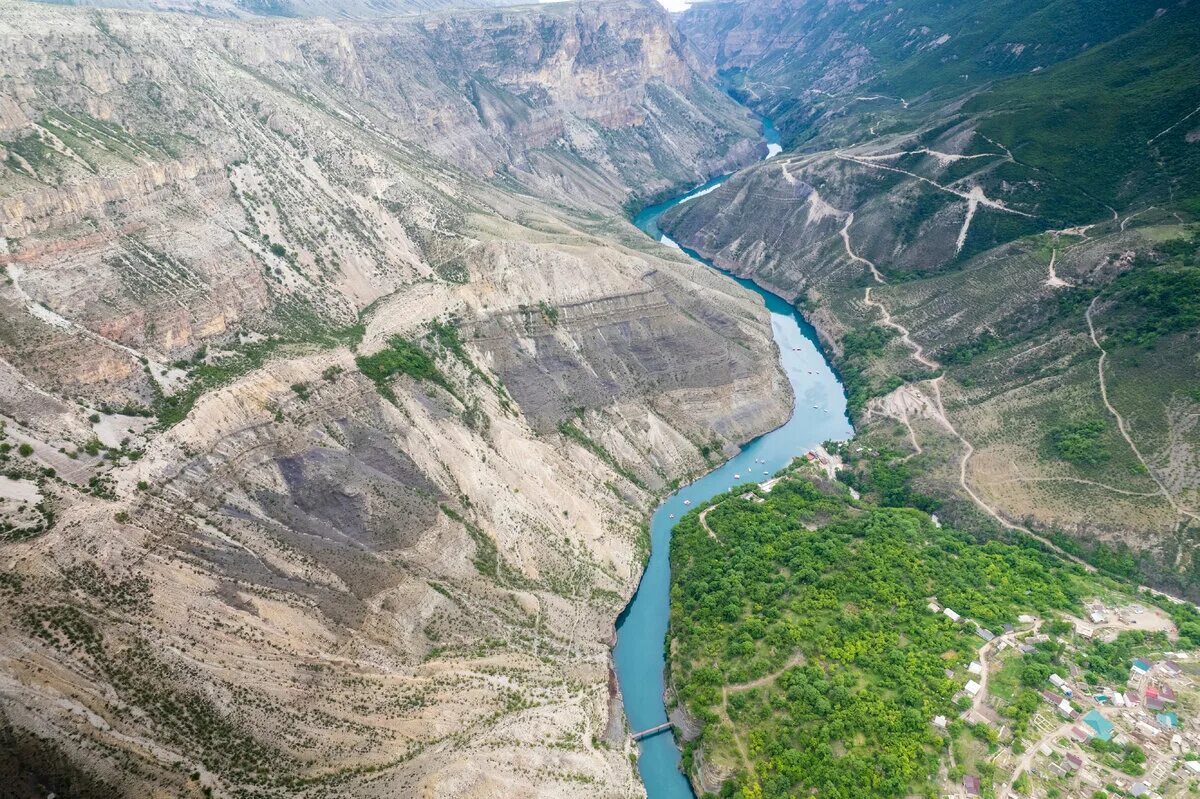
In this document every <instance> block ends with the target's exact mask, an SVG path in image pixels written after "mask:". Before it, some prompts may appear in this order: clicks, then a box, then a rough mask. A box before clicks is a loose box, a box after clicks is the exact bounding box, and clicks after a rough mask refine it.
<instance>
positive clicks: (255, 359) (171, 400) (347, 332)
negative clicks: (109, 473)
mask: <svg viewBox="0 0 1200 799" xmlns="http://www.w3.org/2000/svg"><path fill="white" fill-rule="evenodd" d="M283 321H284V325H283V330H282V332H281V333H280V334H279V335H277V336H274V337H272V338H269V339H266V340H265V341H258V342H253V343H245V344H241V345H240V346H238V348H237V349H236V351H235V353H234V354H233V355H231V356H227V357H222V358H220V359H219V360H216V361H214V362H212V363H209V362H207V361H204V360H200V361H193V362H192V363H190V364H187V367H188V377H189V382H188V384H187V386H186V387H185V388H183V389H182V390H180V391H177V392H176V393H174V394H172V395H170V396H166V395H165V394H163V393H161V390H160V391H159V393H158V394H157V396H156V397H155V400H154V407H153V411H154V414H155V415H156V416H157V417H158V425H159V427H164V428H165V427H172V426H173V425H176V424H178V423H179V422H181V421H183V420H184V419H185V418H187V415H188V414H189V413H190V412H191V410H192V406H193V405H195V404H196V400H198V399H199V398H200V397H201V396H203V395H204V394H205V393H207V392H209V391H212V390H213V389H216V388H220V387H221V386H223V385H227V384H229V383H231V382H233V381H234V380H236V379H237V378H239V377H241V376H242V375H244V374H247V373H248V372H251V371H253V370H254V369H257V368H258V367H260V366H262V365H263V364H264V363H266V362H267V360H268V359H269V358H270V357H272V356H273V355H275V354H276V353H277V352H279V351H281V350H284V351H286V350H288V349H296V348H312V347H315V348H319V349H332V348H334V347H338V346H350V347H354V346H357V345H358V343H359V342H360V341H362V337H363V332H364V330H365V328H364V326H363V325H362V323H361V322H356V323H354V324H351V325H347V326H345V327H331V326H330V325H329V324H327V323H326V322H325V321H324V320H322V319H321V318H320V317H318V316H316V315H315V314H314V313H313V312H312V310H311V309H309V308H307V307H301V306H296V307H292V308H289V309H288V311H287V315H286V318H285V319H284V320H283ZM145 369H146V371H147V373H149V371H150V368H149V366H148V365H147V366H145ZM151 382H152V384H153V385H154V386H155V387H156V388H157V386H158V384H157V382H155V381H153V379H152V380H151ZM135 410H136V409H135ZM121 412H122V413H124V412H125V411H121ZM97 443H99V442H97ZM88 454H94V453H92V452H90V451H89V452H88Z"/></svg>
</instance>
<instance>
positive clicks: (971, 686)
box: [963, 680, 982, 696]
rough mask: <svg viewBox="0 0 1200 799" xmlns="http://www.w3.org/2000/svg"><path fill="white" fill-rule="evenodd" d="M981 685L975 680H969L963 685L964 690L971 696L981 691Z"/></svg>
mask: <svg viewBox="0 0 1200 799" xmlns="http://www.w3.org/2000/svg"><path fill="white" fill-rule="evenodd" d="M981 687H982V686H981V685H980V684H979V683H977V682H975V681H974V680H967V684H966V685H964V686H963V690H964V691H966V692H967V693H968V694H970V695H971V696H975V694H977V693H979V689H980V688H981Z"/></svg>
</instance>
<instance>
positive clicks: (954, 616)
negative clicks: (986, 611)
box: [942, 608, 962, 621]
mask: <svg viewBox="0 0 1200 799" xmlns="http://www.w3.org/2000/svg"><path fill="white" fill-rule="evenodd" d="M942 613H943V614H944V615H945V616H946V618H948V619H949V620H950V621H962V616H959V615H958V614H957V613H955V612H954V611H953V610H951V609H950V608H946V609H945V610H943V611H942Z"/></svg>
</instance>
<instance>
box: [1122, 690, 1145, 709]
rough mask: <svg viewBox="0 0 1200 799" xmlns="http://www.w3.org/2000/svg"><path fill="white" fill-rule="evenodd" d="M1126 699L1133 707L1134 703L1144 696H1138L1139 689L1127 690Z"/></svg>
mask: <svg viewBox="0 0 1200 799" xmlns="http://www.w3.org/2000/svg"><path fill="white" fill-rule="evenodd" d="M1125 701H1126V702H1127V703H1129V706H1130V707H1133V706H1134V705H1137V704H1138V703H1139V702H1141V701H1142V698H1141V697H1140V696H1138V692H1137V691H1126V692H1125Z"/></svg>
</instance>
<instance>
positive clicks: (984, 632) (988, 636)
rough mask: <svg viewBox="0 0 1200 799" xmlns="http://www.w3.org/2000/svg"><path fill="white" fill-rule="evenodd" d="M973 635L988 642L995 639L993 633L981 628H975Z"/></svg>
mask: <svg viewBox="0 0 1200 799" xmlns="http://www.w3.org/2000/svg"><path fill="white" fill-rule="evenodd" d="M975 634H976V635H978V636H979V637H980V638H982V639H983V640H985V641H990V640H992V639H993V638H995V637H996V635H995V633H993V632H992V631H991V630H987V629H984V628H983V627H976V628H975Z"/></svg>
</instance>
